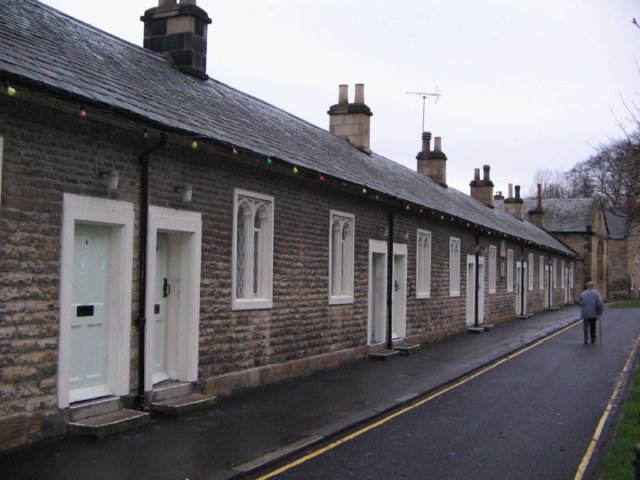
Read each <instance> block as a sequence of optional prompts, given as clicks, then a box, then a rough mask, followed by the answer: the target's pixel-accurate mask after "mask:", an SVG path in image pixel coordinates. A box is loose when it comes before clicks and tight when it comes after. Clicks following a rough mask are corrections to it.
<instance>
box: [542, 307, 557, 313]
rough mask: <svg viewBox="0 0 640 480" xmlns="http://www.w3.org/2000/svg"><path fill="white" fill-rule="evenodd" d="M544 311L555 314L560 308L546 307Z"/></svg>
mask: <svg viewBox="0 0 640 480" xmlns="http://www.w3.org/2000/svg"><path fill="white" fill-rule="evenodd" d="M545 310H546V311H547V312H555V311H557V310H560V307H547V308H545Z"/></svg>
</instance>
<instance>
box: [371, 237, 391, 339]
mask: <svg viewBox="0 0 640 480" xmlns="http://www.w3.org/2000/svg"><path fill="white" fill-rule="evenodd" d="M368 285H369V286H368V288H369V291H368V308H367V345H378V344H381V343H384V342H385V341H386V335H387V320H386V319H387V314H386V312H387V242H383V241H380V240H369V284H368Z"/></svg>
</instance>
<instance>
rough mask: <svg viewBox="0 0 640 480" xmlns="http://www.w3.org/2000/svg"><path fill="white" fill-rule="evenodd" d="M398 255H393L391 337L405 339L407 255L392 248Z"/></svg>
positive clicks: (395, 247)
mask: <svg viewBox="0 0 640 480" xmlns="http://www.w3.org/2000/svg"><path fill="white" fill-rule="evenodd" d="M394 250H400V253H395V252H394V254H393V284H392V288H393V290H392V305H393V308H392V318H391V335H392V337H393V338H394V339H401V338H405V337H406V335H407V255H406V246H404V250H403V249H401V248H398V246H394Z"/></svg>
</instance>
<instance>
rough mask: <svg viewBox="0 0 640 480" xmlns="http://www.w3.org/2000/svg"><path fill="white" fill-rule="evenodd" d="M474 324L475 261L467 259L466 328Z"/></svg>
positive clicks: (470, 256) (471, 258)
mask: <svg viewBox="0 0 640 480" xmlns="http://www.w3.org/2000/svg"><path fill="white" fill-rule="evenodd" d="M475 323H476V260H475V257H474V256H473V255H469V256H468V257H467V326H472V325H475Z"/></svg>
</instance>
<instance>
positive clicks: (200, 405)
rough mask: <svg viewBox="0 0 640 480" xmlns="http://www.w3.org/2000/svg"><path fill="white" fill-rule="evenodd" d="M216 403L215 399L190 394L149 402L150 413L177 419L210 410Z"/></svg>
mask: <svg viewBox="0 0 640 480" xmlns="http://www.w3.org/2000/svg"><path fill="white" fill-rule="evenodd" d="M217 403H218V399H217V398H216V397H213V396H209V395H200V394H199V393H191V394H189V395H185V396H182V397H177V398H171V399H167V400H160V401H157V402H151V412H153V413H154V414H159V415H165V416H168V417H173V418H179V417H183V416H185V415H189V414H192V413H197V412H203V411H206V410H211V409H213V408H214V407H215V406H216V404H217Z"/></svg>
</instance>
